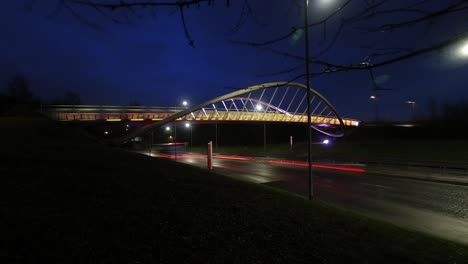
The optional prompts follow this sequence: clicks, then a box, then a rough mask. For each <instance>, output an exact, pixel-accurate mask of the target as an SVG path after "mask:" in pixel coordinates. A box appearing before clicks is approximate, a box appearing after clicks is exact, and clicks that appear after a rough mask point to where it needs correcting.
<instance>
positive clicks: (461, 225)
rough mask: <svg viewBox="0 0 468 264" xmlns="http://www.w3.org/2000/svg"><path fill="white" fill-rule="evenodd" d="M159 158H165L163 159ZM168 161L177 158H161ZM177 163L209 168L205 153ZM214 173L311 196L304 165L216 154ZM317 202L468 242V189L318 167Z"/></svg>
mask: <svg viewBox="0 0 468 264" xmlns="http://www.w3.org/2000/svg"><path fill="white" fill-rule="evenodd" d="M160 157H161V156H160ZM162 157H164V158H172V159H173V158H174V157H173V156H169V155H162ZM177 161H179V162H184V163H187V164H191V165H195V166H199V167H204V168H206V158H205V157H204V156H203V155H197V154H185V155H179V156H178V157H177ZM213 169H214V171H217V172H220V173H222V174H225V175H228V176H230V177H234V178H237V179H240V180H246V181H251V182H255V183H259V184H264V185H268V186H271V187H275V188H281V189H284V190H288V191H291V192H295V193H297V194H300V195H304V196H306V195H307V192H308V188H307V184H308V180H307V167H306V166H303V164H294V163H289V162H277V161H274V160H268V159H263V160H258V159H256V160H255V162H254V160H253V158H249V157H240V156H222V155H220V156H217V158H215V159H213ZM313 174H314V196H315V198H317V199H320V200H323V201H327V202H330V203H332V204H336V205H339V206H340V207H344V208H348V209H350V210H352V211H357V212H359V213H361V214H364V215H367V216H370V217H372V218H377V219H380V220H384V221H386V222H391V223H394V224H396V225H399V226H402V227H405V228H408V229H413V230H418V231H422V232H425V233H429V234H432V235H435V236H438V237H441V238H445V239H449V240H453V241H457V242H461V243H464V244H468V186H461V185H455V184H445V183H435V182H427V181H417V180H411V179H404V178H394V177H384V176H381V175H373V174H372V173H368V172H347V171H338V170H335V169H314V170H313Z"/></svg>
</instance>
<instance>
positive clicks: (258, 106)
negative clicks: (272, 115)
mask: <svg viewBox="0 0 468 264" xmlns="http://www.w3.org/2000/svg"><path fill="white" fill-rule="evenodd" d="M255 108H256V109H257V111H260V110H262V109H263V106H262V105H261V104H257V105H256V106H255Z"/></svg>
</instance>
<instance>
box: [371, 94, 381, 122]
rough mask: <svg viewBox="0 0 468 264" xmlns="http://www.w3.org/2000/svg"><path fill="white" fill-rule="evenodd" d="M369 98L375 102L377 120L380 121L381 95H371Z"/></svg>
mask: <svg viewBox="0 0 468 264" xmlns="http://www.w3.org/2000/svg"><path fill="white" fill-rule="evenodd" d="M369 99H370V100H371V101H373V102H374V104H375V122H378V121H379V97H378V96H376V95H371V96H369Z"/></svg>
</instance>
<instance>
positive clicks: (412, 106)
mask: <svg viewBox="0 0 468 264" xmlns="http://www.w3.org/2000/svg"><path fill="white" fill-rule="evenodd" d="M406 103H407V104H409V105H410V106H411V117H412V118H413V119H414V107H415V106H416V102H415V101H411V100H408V101H406Z"/></svg>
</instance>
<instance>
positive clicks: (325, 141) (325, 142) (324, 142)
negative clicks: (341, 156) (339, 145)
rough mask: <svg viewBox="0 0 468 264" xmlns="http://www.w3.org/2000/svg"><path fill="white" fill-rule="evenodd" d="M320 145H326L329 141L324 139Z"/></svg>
mask: <svg viewBox="0 0 468 264" xmlns="http://www.w3.org/2000/svg"><path fill="white" fill-rule="evenodd" d="M322 143H323V144H328V143H330V140H328V139H325V140H324V141H323V142H322Z"/></svg>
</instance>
